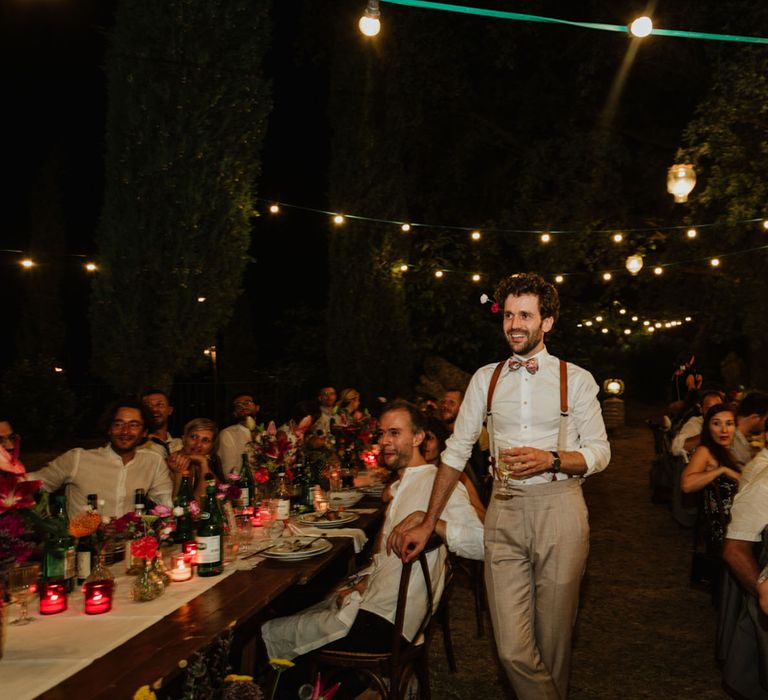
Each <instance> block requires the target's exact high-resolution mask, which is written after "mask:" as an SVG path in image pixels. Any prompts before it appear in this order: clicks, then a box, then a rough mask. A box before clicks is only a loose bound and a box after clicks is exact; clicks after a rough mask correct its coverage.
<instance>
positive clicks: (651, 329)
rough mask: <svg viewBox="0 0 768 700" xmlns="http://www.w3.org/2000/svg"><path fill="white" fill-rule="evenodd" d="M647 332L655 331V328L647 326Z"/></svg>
mask: <svg viewBox="0 0 768 700" xmlns="http://www.w3.org/2000/svg"><path fill="white" fill-rule="evenodd" d="M648 332H649V333H655V332H656V329H655V328H654V327H653V326H648Z"/></svg>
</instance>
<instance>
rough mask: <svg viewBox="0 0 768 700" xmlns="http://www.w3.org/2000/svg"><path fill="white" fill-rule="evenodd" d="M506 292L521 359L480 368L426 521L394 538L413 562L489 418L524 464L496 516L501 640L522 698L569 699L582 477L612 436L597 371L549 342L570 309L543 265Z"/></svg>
mask: <svg viewBox="0 0 768 700" xmlns="http://www.w3.org/2000/svg"><path fill="white" fill-rule="evenodd" d="M496 301H497V303H499V304H500V305H501V306H502V307H503V330H504V336H505V338H506V339H507V342H508V343H509V346H510V348H511V350H512V353H513V354H512V357H511V358H510V359H509V360H508V361H507V360H505V361H504V362H502V363H499V364H497V363H493V364H489V365H486V366H485V367H481V368H480V369H479V370H478V371H477V372H476V373H475V375H474V376H473V377H472V380H471V382H470V384H469V387H468V388H467V391H466V394H465V398H464V402H463V403H462V406H461V410H460V412H459V416H458V418H457V420H456V429H455V431H454V433H453V436H452V437H451V438H450V439H449V440H448V443H447V446H446V450H445V451H444V452H443V454H442V459H441V464H440V468H439V472H438V474H437V477H436V479H435V484H434V486H433V488H432V494H431V498H430V502H429V509H428V511H427V514H426V516H425V517H424V519H423V520H422V522H421V523H420V524H419V525H417V526H415V527H409V525H410V524H409V523H407V522H406V523H403V524H402V526H398V528H395V531H394V532H393V533H392V535H390V538H389V544H390V545H391V546H392V547H393V548H394V549H395V551H397V552H399V553H400V554H401V556H402V557H403V558H404V559H405V560H408V559H412V558H413V557H415V556H416V555H417V554H418V553H419V552H420V551H421V549H423V547H424V545H425V543H426V541H427V539H428V538H429V535H430V534H431V532H432V530H433V529H434V526H435V523H436V522H437V518H439V517H440V513H441V512H442V509H443V505H444V503H445V502H446V499H447V497H448V496H449V495H450V493H451V490H452V489H453V487H454V485H455V483H456V481H457V480H458V477H459V471H460V470H461V469H463V467H464V465H465V464H466V461H467V459H468V458H469V455H470V452H471V450H472V445H473V444H474V443H475V441H476V440H477V438H478V436H479V434H480V431H481V430H482V428H483V424H484V422H485V421H486V419H488V432H489V437H490V441H491V454H492V455H495V456H496V458H497V459H499V454H498V450H497V447H498V446H499V445H512V446H514V447H512V448H510V449H505V450H503V453H502V454H501V456H500V458H501V460H502V461H503V462H504V463H505V465H507V466H506V468H507V469H508V470H509V471H510V472H511V474H512V478H511V479H510V481H511V482H512V484H511V486H510V488H509V491H510V495H502V494H501V493H499V490H500V481H499V478H498V476H497V478H496V481H495V482H494V487H493V496H492V498H491V501H490V506H489V509H488V514H487V516H486V519H485V580H486V585H487V589H488V603H489V608H490V612H491V619H492V622H493V630H494V635H495V637H496V646H497V648H498V652H499V656H500V658H501V661H502V663H503V665H504V668H505V670H506V673H507V675H508V677H509V679H510V681H511V683H512V686H513V688H514V690H515V693H516V694H517V696H518V697H520V698H524V699H525V700H531V699H532V698H536V699H541V700H562V699H563V698H565V697H567V693H568V678H569V673H570V660H571V635H572V630H573V624H574V622H575V620H576V611H577V607H578V599H579V586H580V583H581V578H582V575H583V573H584V569H585V566H586V561H587V550H588V548H589V525H588V522H587V509H586V505H585V503H584V497H583V495H582V491H581V485H582V481H583V477H585V476H589V475H590V474H594V473H596V472H599V471H601V470H603V469H605V467H606V466H607V465H608V461H609V459H610V446H609V444H608V439H607V437H606V432H605V425H604V423H603V418H602V413H601V410H600V404H599V402H598V400H597V393H598V387H597V384H596V383H595V380H594V379H593V378H592V375H591V374H589V372H587V371H586V370H584V369H582V368H580V367H577V366H576V365H573V364H570V363H563V362H562V361H559V360H558V359H557V358H556V357H553V356H552V355H550V354H549V353H548V352H547V349H546V347H545V345H544V336H545V334H546V333H548V332H550V331H551V330H552V328H553V326H554V324H555V321H556V320H557V317H558V313H559V309H560V301H559V298H558V294H557V290H556V289H555V287H554V286H553V285H551V284H549V283H548V282H546V281H545V280H544V279H543V278H541V277H540V276H539V275H536V274H533V273H525V274H518V275H512V276H510V277H508V278H506V279H505V280H502V282H501V283H500V284H499V286H498V287H497V288H496ZM563 370H565V373H564V374H563ZM494 375H495V379H496V381H495V382H494V384H495V386H494V387H493V388H491V384H492V380H493V378H494ZM561 380H563V383H561ZM564 388H567V402H566V403H567V408H566V410H565V411H563V410H562V403H563V401H562V393H563V389H564ZM489 389H490V391H489ZM489 395H490V397H491V398H490V405H491V409H490V412H487V410H486V409H487V404H488V403H489ZM563 413H565V414H566V415H564V416H562V419H561V415H562V414H563Z"/></svg>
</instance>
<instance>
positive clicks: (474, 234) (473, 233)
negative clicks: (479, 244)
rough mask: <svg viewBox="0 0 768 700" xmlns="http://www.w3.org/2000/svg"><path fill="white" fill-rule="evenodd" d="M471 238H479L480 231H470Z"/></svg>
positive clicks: (476, 239) (475, 239)
mask: <svg viewBox="0 0 768 700" xmlns="http://www.w3.org/2000/svg"><path fill="white" fill-rule="evenodd" d="M471 238H472V240H473V241H479V240H480V231H472V234H471Z"/></svg>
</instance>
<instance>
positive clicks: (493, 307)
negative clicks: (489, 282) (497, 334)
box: [480, 294, 499, 314]
mask: <svg viewBox="0 0 768 700" xmlns="http://www.w3.org/2000/svg"><path fill="white" fill-rule="evenodd" d="M490 300H491V298H490V297H489V296H488V295H487V294H481V295H480V303H481V304H487V303H488V302H489V301H490ZM491 313H492V314H497V313H499V303H498V302H496V301H494V302H493V303H492V304H491Z"/></svg>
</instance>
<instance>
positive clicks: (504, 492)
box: [495, 440, 515, 498]
mask: <svg viewBox="0 0 768 700" xmlns="http://www.w3.org/2000/svg"><path fill="white" fill-rule="evenodd" d="M513 447H514V445H512V444H510V443H508V442H502V441H500V440H497V441H496V465H495V466H496V472H497V473H498V475H499V476H500V477H501V486H500V487H499V488H498V489H496V497H497V498H508V497H509V496H511V495H512V494H513V493H514V492H513V491H512V489H511V488H510V485H509V480H510V479H513V478H515V477H514V474H513V473H512V470H511V469H510V466H509V465H508V464H506V463H505V462H503V461H502V457H503V456H504V455H505V454H506V453H507V450H511V449H512V448H513Z"/></svg>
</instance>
